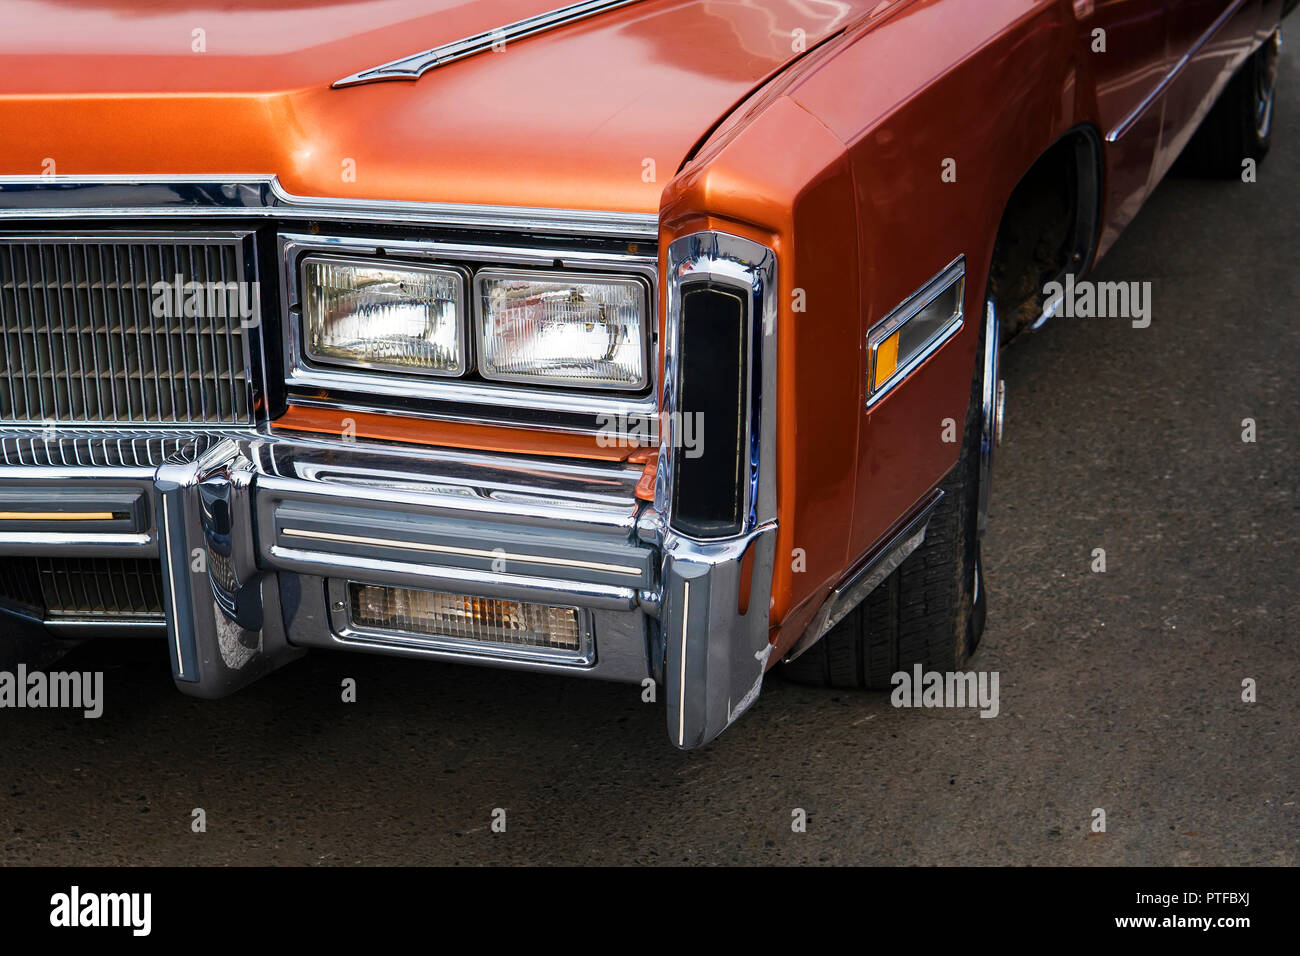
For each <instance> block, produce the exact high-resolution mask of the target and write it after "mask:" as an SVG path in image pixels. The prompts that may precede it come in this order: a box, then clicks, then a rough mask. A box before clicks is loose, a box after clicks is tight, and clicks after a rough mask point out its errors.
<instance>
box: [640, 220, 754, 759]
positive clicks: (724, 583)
mask: <svg viewBox="0 0 1300 956" xmlns="http://www.w3.org/2000/svg"><path fill="white" fill-rule="evenodd" d="M667 276H668V279H667V282H668V287H667V322H666V325H667V339H666V342H665V348H664V367H665V373H664V386H663V392H664V397H663V408H662V416H663V417H662V419H661V422H660V428H659V436H660V438H659V467H658V474H657V476H656V480H655V500H654V509H655V512H656V517H655V518H653V519H651V518H645V519H644V520H642V521H640V522H639V523H638V535H639V536H640V537H642V539H644V538H645V537H647V536H652V537H653V536H662V541H661V544H662V550H663V554H664V562H663V571H662V580H663V589H662V594H661V598H660V601H659V602H657V603H658V604H659V622H660V626H661V628H662V633H663V634H664V635H669V638H668V640H667V641H666V644H667V647H666V648H665V657H666V660H665V661H664V673H665V677H666V679H667V684H668V688H667V689H668V694H667V697H668V733H669V736H670V737H671V738H672V740H673V742H674V743H675V744H676V745H677V746H678V747H679V748H681V749H684V750H685V749H691V748H693V747H699V746H702V745H704V744H706V743H708V742H709V741H711V740H713V739H714V738H715V737H717V736H718V734H720V733H722V731H724V730H725V729H726V728H727V727H728V726H730V725H731V723H732V722H733V721H735V720H736V718H738V717H739V716H740V715H741V714H742V713H744V712H745V710H746V709H748V707H749V706H750V705H751V704H752V703H753V702H754V701H755V700H756V699H757V698H758V695H759V692H760V690H761V689H762V684H763V675H764V674H765V673H766V671H767V662H768V659H769V658H770V656H771V653H772V643H771V640H770V623H771V618H770V613H771V594H772V570H773V567H774V564H775V559H776V529H777V525H776V409H775V407H774V400H775V396H776V372H777V318H778V315H779V308H778V299H777V261H776V254H775V253H774V252H773V251H772V250H771V249H769V248H767V247H766V246H763V245H760V244H759V243H757V242H754V241H753V240H750V239H744V238H742V237H739V236H733V235H729V234H727V233H721V232H700V233H695V234H692V235H689V236H684V237H682V238H680V239H677V240H675V241H674V242H673V243H672V244H671V245H670V246H669V247H668V269H667ZM699 281H707V282H710V283H714V284H721V285H726V286H729V287H731V288H732V289H734V290H736V291H738V292H740V293H741V294H742V295H743V297H744V299H745V303H746V308H747V312H748V316H747V317H748V320H749V322H750V325H751V332H750V335H749V348H750V355H749V362H748V372H747V374H748V375H749V401H750V406H749V408H748V409H747V416H746V417H747V422H746V440H747V444H748V447H749V480H748V482H747V483H746V490H745V495H746V498H745V507H744V511H743V514H744V515H745V522H744V530H743V531H742V533H741V534H739V535H733V536H732V537H728V538H710V539H707V540H701V539H696V538H692V537H689V536H687V535H683V534H680V533H678V532H676V531H675V530H673V527H672V513H671V501H672V483H671V477H672V472H673V465H674V460H675V455H676V453H677V450H678V449H677V448H676V442H675V437H674V432H673V423H674V421H675V420H676V418H677V417H678V414H679V412H680V409H679V408H678V404H677V402H678V395H679V393H680V389H679V387H678V381H679V377H680V364H679V361H680V360H679V351H678V350H679V345H678V343H679V340H680V331H681V330H680V328H679V325H680V321H681V302H682V287H683V285H684V284H686V283H689V282H699ZM746 595H747V597H745V596H746Z"/></svg>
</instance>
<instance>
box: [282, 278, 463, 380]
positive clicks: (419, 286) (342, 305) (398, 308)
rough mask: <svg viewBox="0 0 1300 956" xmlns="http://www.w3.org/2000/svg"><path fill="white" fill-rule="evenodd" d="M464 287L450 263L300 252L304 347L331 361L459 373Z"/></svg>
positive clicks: (318, 358)
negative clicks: (380, 260) (445, 265)
mask: <svg viewBox="0 0 1300 956" xmlns="http://www.w3.org/2000/svg"><path fill="white" fill-rule="evenodd" d="M464 287H465V280H464V277H463V276H462V274H461V273H460V272H458V271H456V270H454V269H438V268H432V267H425V266H417V265H407V264H405V263H402V264H391V263H384V264H373V265H372V264H363V263H360V262H356V261H352V260H346V259H328V258H308V259H305V260H303V263H302V289H303V324H304V330H303V331H304V336H303V337H304V339H305V340H306V350H307V354H308V356H310V357H311V358H312V359H314V360H315V361H317V362H324V363H328V364H342V365H356V366H361V367H363V368H375V369H386V370H389V371H394V372H413V373H416V374H421V375H460V374H461V373H463V372H464V371H465V368H466V361H465V335H464V332H463V330H464V326H465V322H464V320H463V316H464V312H465V310H464V301H463V300H464Z"/></svg>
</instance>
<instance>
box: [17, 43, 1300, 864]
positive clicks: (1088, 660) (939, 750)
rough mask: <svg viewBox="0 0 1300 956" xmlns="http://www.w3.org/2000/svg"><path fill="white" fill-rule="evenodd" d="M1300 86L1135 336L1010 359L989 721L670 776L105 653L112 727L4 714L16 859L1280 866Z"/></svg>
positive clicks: (1176, 185)
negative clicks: (803, 824)
mask: <svg viewBox="0 0 1300 956" xmlns="http://www.w3.org/2000/svg"><path fill="white" fill-rule="evenodd" d="M1298 66H1300V64H1298V63H1297V55H1296V53H1295V51H1294V49H1291V50H1289V51H1288V52H1287V53H1286V54H1285V62H1284V65H1283V79H1282V87H1283V94H1282V99H1281V103H1280V105H1279V123H1280V128H1279V129H1278V130H1277V132H1276V134H1275V143H1274V151H1273V154H1272V155H1271V156H1270V157H1269V158H1268V160H1267V161H1266V162H1265V163H1264V164H1263V165H1262V166H1261V170H1260V179H1259V182H1257V183H1255V184H1241V183H1227V184H1224V183H1216V182H1206V181H1197V180H1178V179H1173V180H1168V181H1166V182H1165V183H1164V184H1163V185H1162V186H1161V187H1160V189H1159V190H1158V191H1157V193H1156V194H1155V196H1154V197H1153V198H1152V199H1151V201H1150V202H1149V203H1148V205H1147V206H1146V208H1145V209H1144V210H1143V212H1142V213H1141V215H1140V216H1139V218H1138V219H1137V221H1136V222H1135V223H1134V224H1133V225H1132V226H1131V227H1130V230H1129V231H1128V232H1127V233H1126V234H1125V235H1124V237H1123V238H1122V239H1121V240H1120V242H1119V243H1118V244H1117V245H1116V247H1115V248H1114V250H1113V251H1112V252H1111V253H1110V255H1109V256H1108V257H1107V259H1106V260H1105V262H1104V263H1103V264H1102V267H1101V269H1100V270H1099V272H1098V273H1097V275H1096V276H1095V278H1097V279H1099V280H1122V281H1133V280H1135V281H1150V282H1151V283H1152V284H1153V294H1154V311H1153V319H1152V323H1151V326H1150V327H1149V328H1146V329H1133V328H1131V327H1130V326H1129V324H1128V323H1127V322H1126V321H1124V320H1115V319H1108V320H1103V319H1058V320H1056V321H1054V322H1053V323H1050V324H1049V325H1048V326H1047V327H1045V328H1044V330H1042V331H1041V332H1039V333H1037V334H1035V335H1033V336H1031V337H1028V338H1025V339H1023V340H1021V341H1020V342H1018V343H1016V344H1014V345H1013V346H1012V347H1011V348H1010V349H1009V350H1008V351H1007V352H1006V353H1005V355H1004V358H1003V363H1004V374H1005V377H1006V380H1007V389H1008V420H1007V431H1006V440H1005V443H1004V444H1003V446H1002V448H1001V449H1000V452H999V458H998V463H997V474H996V485H995V492H994V511H993V518H992V527H991V530H990V533H989V535H988V537H987V539H986V542H985V555H986V575H987V582H986V583H987V586H988V588H989V594H990V616H989V623H988V629H987V632H986V634H985V637H984V643H983V647H982V649H981V651H980V653H979V655H978V656H977V658H976V664H975V666H977V667H978V668H980V669H984V670H996V671H997V672H998V673H999V675H1000V682H1001V683H1000V690H1001V713H1000V715H999V716H998V717H997V718H996V719H992V720H983V719H979V718H978V717H977V716H975V714H974V713H973V712H970V711H964V712H953V711H933V710H928V711H927V710H896V709H894V708H893V707H891V706H890V704H889V701H888V698H887V696H886V695H884V694H856V693H854V694H850V693H839V692H823V691H817V690H812V689H807V688H802V687H798V686H794V685H792V684H788V683H785V682H783V681H781V680H776V679H769V680H768V682H767V685H766V687H765V690H764V692H763V695H762V697H761V698H760V700H759V701H758V703H757V704H756V705H755V707H754V709H753V710H752V711H751V712H750V713H749V714H747V715H746V716H745V717H744V718H743V720H742V721H741V722H740V723H738V724H737V725H736V726H735V727H733V728H732V729H731V730H730V731H729V732H728V733H727V734H725V735H724V736H723V737H722V738H721V739H720V740H719V741H718V742H717V743H716V744H714V745H713V746H711V747H709V748H707V749H705V750H702V751H697V752H693V753H679V752H677V751H675V750H674V749H673V748H672V747H670V746H669V744H668V741H667V739H666V735H665V730H664V713H663V710H662V709H661V708H660V707H657V706H650V705H647V704H643V703H642V702H641V701H640V697H639V688H636V687H627V686H621V685H608V684H601V683H594V682H583V681H566V680H558V679H551V678H545V677H539V676H528V675H519V674H510V673H505V672H498V671H487V670H478V669H473V668H463V667H453V666H440V665H424V664H410V663H404V662H399V661H393V660H387V659H382V658H371V657H365V656H358V655H345V654H328V653H321V652H316V653H313V654H312V655H310V656H309V657H308V658H306V659H305V660H303V661H301V662H298V663H296V664H294V665H291V666H290V667H289V668H286V669H284V670H282V671H280V672H279V673H277V674H275V675H273V676H271V677H270V678H268V679H266V680H264V681H262V682H261V683H259V684H256V685H254V686H253V687H252V688H250V689H248V690H246V691H244V692H243V693H241V694H239V695H237V696H235V697H232V698H229V699H227V700H224V701H221V702H212V703H209V702H199V701H194V700H190V699H188V698H185V697H183V696H181V695H179V694H178V693H176V692H175V691H174V690H173V688H172V686H171V681H170V679H169V674H168V671H167V663H166V655H165V652H164V650H163V648H162V647H161V646H159V645H157V644H154V643H146V642H129V643H118V644H116V645H109V644H105V645H101V646H89V647H86V648H83V649H81V650H79V651H77V652H76V653H75V654H74V655H73V656H72V657H71V658H69V659H67V660H66V661H65V663H64V664H63V665H61V667H62V668H63V669H72V668H77V669H95V668H104V669H106V670H107V671H108V675H107V678H106V683H107V688H108V700H107V708H106V713H105V715H104V716H103V717H102V718H100V719H98V720H93V721H87V720H83V719H81V718H80V717H79V716H77V715H74V714H70V713H68V712H56V711H6V712H3V713H0V863H5V864H15V863H37V864H54V863H63V864H110V863H145V864H154V863H166V864H185V863H205V864H235V863H252V864H280V865H297V864H300V865H316V864H358V863H361V864H373V863H436V864H456V863H461V864H470V863H818V862H820V863H887V864H949V863H973V864H988V863H999V864H1021V863H1036V864H1103V863H1108V864H1288V865H1296V864H1297V863H1298V862H1300V761H1298V760H1297V756H1296V752H1297V742H1298V740H1300V680H1298V678H1297V672H1298V671H1300V667H1298V666H1297V662H1296V657H1297V652H1298V651H1300V643H1298V641H1297V631H1298V630H1300V571H1298V569H1300V514H1298V513H1297V508H1298V507H1300V502H1298V501H1297V474H1298V472H1300V384H1297V382H1298V379H1300V305H1297V303H1300V270H1298V269H1297V248H1298V246H1300V243H1298V242H1297V238H1298V237H1300V223H1298V222H1297V218H1296V217H1297V215H1300V185H1298V184H1300V69H1297V67H1298ZM1244 418H1253V419H1255V420H1256V422H1257V429H1258V440H1257V441H1256V442H1255V443H1246V442H1243V441H1242V420H1243V419H1244ZM1095 548H1103V549H1104V550H1105V553H1106V571H1105V573H1094V572H1093V571H1092V570H1091V565H1092V562H1093V550H1094V549H1095ZM345 677H352V678H355V679H356V680H357V682H358V691H359V699H358V701H357V702H356V703H355V704H343V703H342V702H341V701H340V691H339V688H340V682H341V681H342V680H343V678H345ZM1246 678H1251V679H1253V680H1254V681H1256V682H1257V685H1258V700H1257V702H1255V703H1245V702H1243V701H1242V699H1241V692H1242V681H1243V680H1244V679H1246ZM200 807H201V808H203V810H204V811H205V813H206V820H207V830H206V832H204V833H195V832H192V829H191V821H192V811H193V810H194V809H195V808H200ZM494 808H504V809H505V810H506V824H507V825H506V830H505V832H504V833H497V832H493V830H492V827H491V823H492V812H493V810H494ZM796 808H801V809H803V810H805V811H806V813H807V830H806V832H803V833H795V832H792V828H791V820H792V812H793V811H794V810H795V809H796ZM1096 808H1101V809H1103V810H1104V811H1105V814H1106V832H1104V833H1094V832H1092V829H1091V825H1092V822H1093V820H1094V810H1095V809H1096Z"/></svg>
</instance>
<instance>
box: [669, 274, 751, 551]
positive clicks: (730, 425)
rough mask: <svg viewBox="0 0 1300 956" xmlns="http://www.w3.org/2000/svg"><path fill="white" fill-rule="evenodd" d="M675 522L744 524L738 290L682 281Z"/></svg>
mask: <svg viewBox="0 0 1300 956" xmlns="http://www.w3.org/2000/svg"><path fill="white" fill-rule="evenodd" d="M681 303H682V304H681V326H680V329H681V331H680V334H679V339H678V370H679V375H680V379H679V383H678V389H679V391H678V394H679V400H678V411H679V412H680V414H681V420H680V422H679V423H675V424H674V428H673V433H674V435H675V436H676V437H677V439H678V441H677V448H676V449H675V456H674V457H675V464H674V467H673V473H672V512H671V513H672V526H673V528H674V529H675V530H677V531H679V532H681V533H682V534H686V535H690V536H692V537H696V538H725V537H728V536H731V535H736V534H740V533H741V531H743V530H744V525H745V513H746V494H745V491H746V487H747V484H748V481H749V453H748V452H749V448H748V428H747V423H748V412H749V388H750V383H749V375H748V369H749V349H750V345H749V321H748V315H747V311H748V310H747V308H746V301H745V297H744V296H743V295H742V294H741V292H740V291H739V290H735V289H732V288H730V287H728V286H725V285H719V284H715V283H711V282H698V283H692V284H689V285H686V286H683V288H682V299H681Z"/></svg>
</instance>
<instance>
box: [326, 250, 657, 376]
mask: <svg viewBox="0 0 1300 956" xmlns="http://www.w3.org/2000/svg"><path fill="white" fill-rule="evenodd" d="M301 269H302V272H301V275H302V321H303V338H304V343H303V344H304V348H305V350H306V353H307V356H308V357H309V358H310V359H311V360H312V361H313V362H316V363H318V364H324V365H334V366H347V367H355V368H358V369H368V370H378V371H386V372H398V373H408V374H413V375H426V376H427V375H434V376H444V377H457V376H463V375H467V374H469V373H470V372H472V371H477V373H478V374H479V375H480V376H482V377H483V378H485V379H487V380H489V381H499V382H522V383H530V384H534V385H554V386H565V387H570V388H575V387H576V388H601V389H618V390H626V391H637V390H640V389H643V388H645V387H646V386H647V385H648V383H649V373H648V369H647V364H648V349H647V325H648V318H647V315H648V309H649V303H648V295H647V290H646V287H645V285H644V284H643V283H641V282H640V281H638V280H637V279H634V278H628V277H621V276H606V275H594V274H585V273H581V274H580V273H572V272H561V271H555V272H543V271H527V270H522V269H496V268H485V269H480V270H478V271H476V272H473V273H471V272H469V271H468V270H465V269H459V268H450V267H443V266H424V265H417V264H412V263H406V262H395V261H389V260H371V261H366V260H358V259H346V258H341V257H332V256H308V257H306V258H304V259H303V260H302V262H301Z"/></svg>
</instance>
